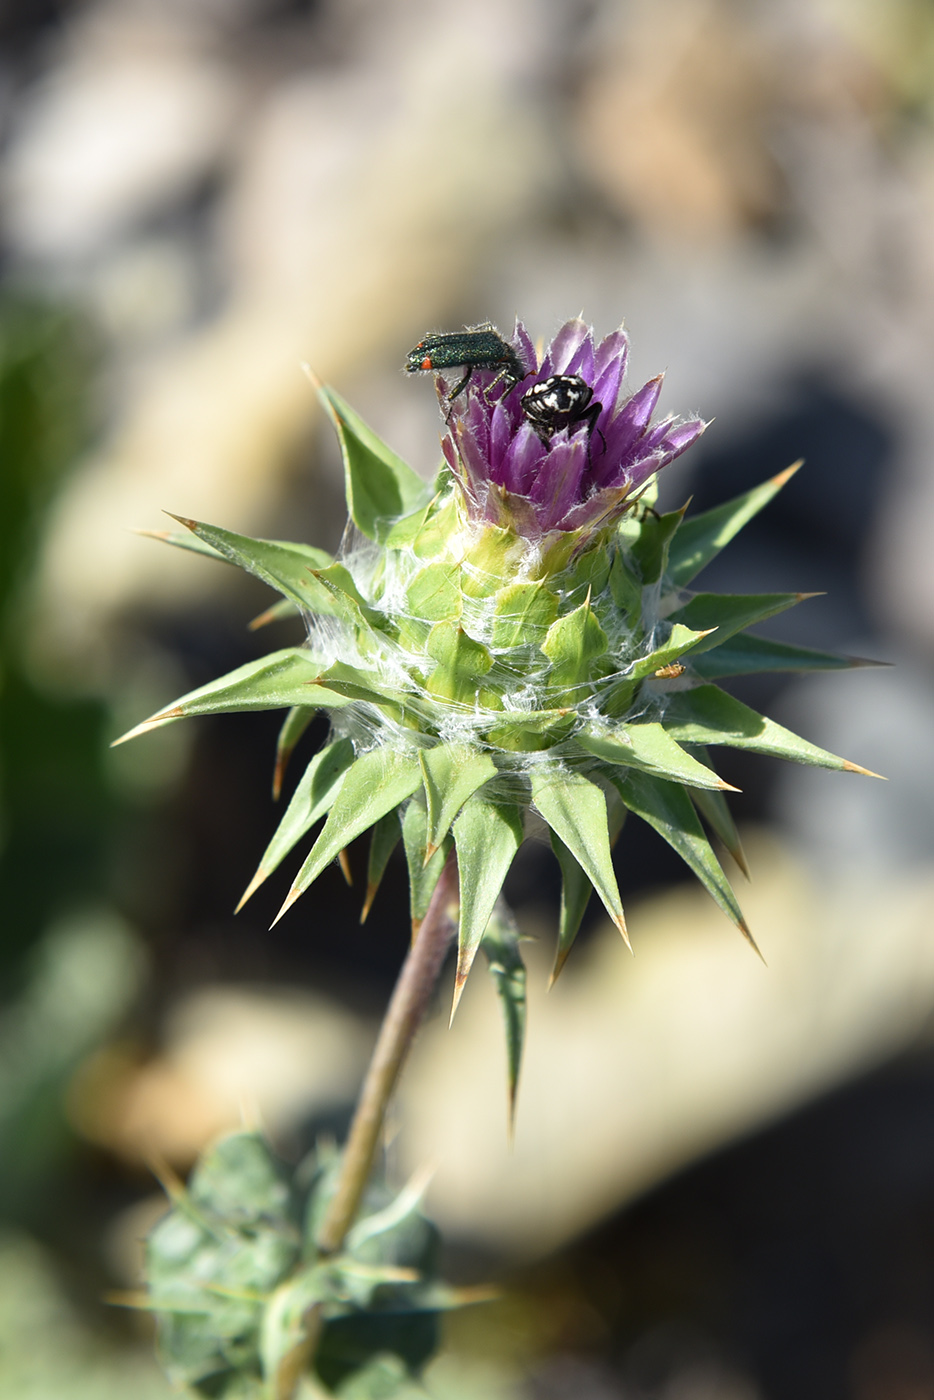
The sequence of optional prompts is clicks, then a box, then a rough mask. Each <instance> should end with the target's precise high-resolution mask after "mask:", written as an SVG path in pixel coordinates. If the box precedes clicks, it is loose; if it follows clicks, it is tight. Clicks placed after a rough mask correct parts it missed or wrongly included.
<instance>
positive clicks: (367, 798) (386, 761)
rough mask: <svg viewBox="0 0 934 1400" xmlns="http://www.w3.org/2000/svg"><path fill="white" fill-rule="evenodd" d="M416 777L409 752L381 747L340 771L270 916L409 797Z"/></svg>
mask: <svg viewBox="0 0 934 1400" xmlns="http://www.w3.org/2000/svg"><path fill="white" fill-rule="evenodd" d="M421 780H422V770H421V769H420V768H419V766H418V759H417V758H416V757H415V754H414V753H411V752H401V753H400V752H399V751H397V750H394V749H390V748H389V747H382V748H378V749H371V750H370V752H369V753H367V754H364V755H363V757H362V758H358V759H357V760H356V762H355V763H354V764H353V765H352V767H350V768H349V769H348V770H347V772H346V773H345V775H344V780H343V782H342V783H341V786H340V791H339V792H338V794H337V798H336V800H335V802H334V805H333V806H332V807H331V810H330V812H329V813H328V819H327V821H326V822H325V824H324V828H323V830H322V831H321V834H320V836H319V837H318V839H317V841H316V842H315V844H314V846H313V847H312V850H311V853H310V855H309V856H308V859H307V860H306V861H305V864H304V865H303V866H302V868H301V870H300V871H299V872H298V875H297V876H296V877H295V881H294V883H293V885H292V888H291V889H290V890H289V893H288V896H287V898H286V901H285V903H284V904H283V906H282V908H281V909H280V910H279V913H278V914H277V915H276V920H275V922H278V920H279V919H281V918H282V915H283V914H284V913H285V911H286V910H287V909H289V908H290V907H291V906H292V905H293V904H294V903H295V901H296V899H298V897H299V895H301V894H302V893H303V892H304V891H305V890H307V888H308V886H309V885H310V884H312V883H313V882H314V881H315V880H317V878H318V876H319V875H320V874H321V872H322V870H323V869H324V868H325V866H327V865H330V863H331V861H332V860H334V859H335V857H336V856H337V855H338V853H339V852H340V851H342V850H343V849H344V847H345V846H347V845H349V844H350V842H351V841H353V840H354V838H355V837H357V836H359V835H360V834H361V832H363V831H366V829H367V828H368V827H370V826H372V825H373V823H374V822H377V821H379V819H380V817H383V816H385V815H386V813H387V812H389V811H391V809H392V808H393V807H398V805H399V803H400V802H404V801H405V799H406V798H407V797H411V795H412V793H413V792H414V791H415V789H416V788H417V787H418V785H419V784H420V782H421Z"/></svg>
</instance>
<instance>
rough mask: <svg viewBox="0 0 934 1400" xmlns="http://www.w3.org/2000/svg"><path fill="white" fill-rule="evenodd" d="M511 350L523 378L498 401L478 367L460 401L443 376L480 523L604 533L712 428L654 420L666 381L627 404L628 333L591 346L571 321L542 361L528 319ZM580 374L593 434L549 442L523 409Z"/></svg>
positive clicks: (472, 509) (456, 469)
mask: <svg viewBox="0 0 934 1400" xmlns="http://www.w3.org/2000/svg"><path fill="white" fill-rule="evenodd" d="M512 344H513V346H514V348H515V350H516V354H517V356H518V358H519V360H520V362H521V363H522V364H523V365H524V366H525V368H526V369H527V371H528V372H527V374H526V377H525V378H524V379H523V380H522V381H521V382H520V383H518V384H513V385H511V386H510V387H509V389H508V390H507V392H506V393H505V394H502V395H501V396H500V397H497V395H498V394H499V393H500V391H499V389H498V388H494V389H493V393H492V396H491V398H490V399H487V397H486V392H485V391H486V390H487V388H488V387H489V386H490V384H491V383H492V381H493V379H494V378H495V375H494V374H493V372H492V371H484V370H475V371H474V373H473V375H472V377H471V380H470V383H469V384H468V385H467V387H466V389H465V390H464V391H463V392H462V393H461V394H459V395H458V397H457V398H456V399H455V400H454V401H453V403H450V402H448V397H447V396H448V394H449V393H450V391H451V388H452V387H453V384H449V383H448V382H447V380H446V379H445V378H444V377H442V376H441V375H438V376H436V382H437V388H438V394H439V397H440V399H441V405H442V409H443V410H444V413H445V416H446V420H447V425H448V430H447V432H446V433H445V436H444V438H443V440H442V448H443V451H444V456H445V459H446V461H447V463H448V465H449V466H450V468H451V470H452V472H453V473H454V475H455V477H456V478H457V480H458V481H459V482H460V485H461V487H462V489H463V492H464V496H465V499H466V501H467V506H468V510H469V513H470V515H471V516H472V517H473V518H474V519H477V520H483V521H489V522H495V523H505V522H507V521H509V522H511V523H512V524H513V525H514V526H518V527H519V528H520V529H521V530H522V532H523V533H524V534H527V535H531V536H541V535H543V534H546V533H548V532H550V531H553V530H577V529H580V528H581V527H585V526H588V525H590V526H597V525H599V524H603V523H606V522H607V521H609V520H612V519H613V518H614V517H615V516H618V515H621V514H622V512H623V511H624V510H625V509H626V508H627V505H628V504H630V503H631V499H632V496H633V494H634V493H635V492H637V491H638V489H639V487H640V486H642V485H643V484H644V483H645V482H646V481H647V480H648V479H649V477H650V476H652V475H653V474H654V473H655V472H657V471H659V470H660V469H661V468H662V467H664V466H667V464H668V463H669V462H671V461H673V460H674V459H675V457H678V456H680V455H681V453H682V452H684V451H685V449H686V448H688V447H690V445H691V443H692V442H694V441H695V440H696V439H697V438H698V437H700V435H701V433H702V432H703V431H704V429H705V427H706V426H707V425H706V423H705V422H704V421H703V419H701V418H688V419H674V418H666V419H664V420H662V421H660V422H658V423H655V424H653V423H652V414H653V412H654V411H655V406H656V403H657V402H658V396H659V394H660V392H661V387H662V380H663V376H662V375H657V376H656V377H655V378H654V379H650V380H649V382H648V383H647V384H644V385H643V386H642V388H641V389H637V390H636V392H635V393H634V394H632V395H631V396H630V397H628V398H622V399H621V397H620V393H621V388H622V383H623V378H624V376H625V373H626V363H627V360H628V357H629V339H628V337H627V335H626V332H625V331H624V330H622V329H620V330H617V331H613V333H612V334H611V335H608V336H606V337H605V338H604V339H603V340H601V341H600V342H599V344H596V345H595V344H594V337H593V330H592V328H591V327H590V326H588V325H586V324H585V322H584V321H582V320H579V319H575V320H573V321H568V322H566V324H565V325H563V326H562V327H561V329H560V330H559V331H558V333H557V335H556V336H555V338H554V339H553V341H552V342H551V344H550V345H549V347H548V349H547V350H546V351H545V354H544V355H543V357H542V360H541V364H540V365H539V364H538V357H537V355H536V353H535V348H534V346H533V344H532V342H531V340H530V338H529V335H528V332H527V331H526V329H525V327H524V326H523V325H522V323H521V322H519V321H517V322H516V329H515V334H514V335H513V338H512ZM556 374H561V375H579V376H580V378H581V379H583V380H584V382H585V383H586V384H587V385H588V386H589V387H590V388H591V389H592V391H593V395H592V400H591V402H592V403H599V404H600V405H601V408H600V413H599V415H598V417H597V419H596V423H595V425H594V429H593V432H591V431H590V426H589V424H588V423H587V422H586V421H584V420H581V421H580V422H579V423H576V422H575V423H572V424H571V425H570V426H569V427H564V428H561V429H560V430H559V431H557V432H554V433H552V434H551V435H550V436H548V437H547V440H546V441H542V438H541V437H540V436H539V433H538V432H537V431H536V428H535V426H534V425H533V424H532V423H531V422H530V421H529V419H528V418H526V416H525V414H524V413H523V411H522V397H523V395H524V394H526V393H528V391H529V389H531V388H532V386H533V385H535V384H540V383H542V381H543V380H546V379H549V378H551V377H552V376H553V375H556Z"/></svg>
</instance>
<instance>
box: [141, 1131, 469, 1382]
mask: <svg viewBox="0 0 934 1400" xmlns="http://www.w3.org/2000/svg"><path fill="white" fill-rule="evenodd" d="M338 1164H339V1158H338V1156H337V1154H336V1153H333V1154H331V1155H330V1156H328V1154H327V1153H321V1152H319V1154H318V1160H317V1162H315V1161H314V1160H310V1161H308V1162H306V1163H304V1164H303V1165H302V1166H301V1167H300V1168H299V1170H298V1172H296V1173H294V1174H292V1173H289V1172H287V1171H286V1169H285V1168H284V1166H283V1164H282V1163H280V1162H279V1161H278V1160H277V1159H276V1158H275V1157H274V1156H273V1155H272V1153H271V1151H270V1149H269V1147H268V1146H267V1145H266V1143H265V1142H264V1141H263V1139H262V1138H261V1137H259V1136H258V1135H257V1134H255V1133H250V1132H241V1133H234V1134H232V1135H231V1136H230V1137H226V1138H222V1139H221V1141H220V1142H218V1143H216V1144H215V1145H214V1146H213V1147H212V1148H211V1149H209V1150H208V1152H206V1153H205V1155H204V1156H203V1157H202V1158H201V1160H200V1161H199V1163H198V1165H197V1167H196V1168H195V1170H194V1172H193V1173H192V1176H191V1180H190V1181H189V1183H188V1187H187V1188H182V1187H181V1186H177V1185H173V1186H172V1187H171V1188H170V1193H171V1197H172V1208H171V1210H170V1211H169V1212H168V1214H167V1215H165V1216H164V1217H163V1218H162V1220H160V1221H159V1223H158V1224H157V1225H156V1226H155V1227H154V1229H153V1230H152V1231H151V1232H150V1234H149V1237H148V1239H147V1242H146V1282H147V1293H146V1295H145V1298H141V1299H140V1305H141V1306H144V1307H145V1308H147V1309H148V1310H151V1311H152V1312H154V1313H155V1314H156V1317H157V1319H158V1343H159V1352H160V1356H161V1359H162V1362H163V1364H164V1366H165V1369H166V1371H167V1373H168V1375H169V1377H170V1379H171V1380H173V1381H175V1382H176V1383H177V1384H179V1385H187V1386H189V1387H191V1388H192V1389H193V1390H194V1391H195V1392H196V1393H197V1394H200V1395H204V1396H213V1397H221V1398H222V1400H282V1397H285V1396H290V1395H291V1394H292V1393H293V1391H294V1387H295V1384H296V1382H297V1379H298V1377H299V1375H301V1374H302V1373H303V1372H304V1371H306V1370H307V1368H308V1367H309V1365H310V1364H311V1356H310V1355H309V1331H308V1327H309V1316H310V1313H311V1311H312V1310H317V1311H318V1312H319V1313H320V1316H321V1321H322V1328H321V1331H320V1333H319V1334H318V1335H317V1342H316V1345H315V1347H314V1368H315V1371H316V1372H317V1375H318V1378H319V1379H320V1380H321V1381H322V1382H323V1383H324V1385H325V1386H326V1387H327V1389H328V1391H335V1392H341V1388H342V1385H343V1383H344V1382H346V1381H347V1380H348V1379H349V1378H351V1377H353V1378H354V1381H355V1391H354V1393H355V1394H360V1395H370V1394H374V1395H376V1394H378V1395H388V1394H390V1393H391V1394H396V1393H397V1389H398V1392H399V1393H401V1392H402V1391H403V1390H405V1392H406V1393H408V1391H407V1388H406V1387H405V1386H404V1379H405V1377H406V1376H408V1375H412V1374H416V1373H417V1372H418V1371H419V1369H420V1368H421V1367H422V1365H423V1364H424V1363H425V1361H426V1360H427V1359H428V1358H429V1357H430V1356H431V1354H432V1353H433V1352H434V1350H435V1348H436V1346H437V1332H438V1314H439V1313H441V1312H444V1311H446V1310H447V1309H450V1308H452V1307H459V1306H461V1305H463V1304H464V1303H468V1302H476V1301H479V1300H481V1299H482V1297H483V1296H484V1295H483V1293H482V1291H481V1290H473V1291H466V1290H456V1289H452V1288H448V1287H447V1286H446V1285H444V1284H443V1283H440V1282H439V1281H438V1279H437V1276H436V1263H437V1253H438V1249H437V1245H438V1237H437V1232H436V1230H435V1228H434V1226H433V1225H431V1224H430V1223H429V1222H428V1221H427V1220H426V1219H425V1218H424V1216H423V1215H422V1214H421V1213H420V1210H419V1199H420V1188H419V1187H418V1186H417V1185H413V1186H410V1187H407V1188H405V1189H404V1190H403V1191H401V1192H400V1193H398V1194H396V1195H393V1193H391V1192H389V1191H388V1190H387V1189H386V1187H384V1186H382V1185H371V1186H370V1187H369V1188H368V1191H367V1195H366V1198H365V1200H364V1205H363V1209H362V1211H361V1213H360V1217H359V1218H358V1220H357V1222H356V1224H355V1225H354V1226H353V1228H352V1230H351V1231H350V1233H349V1235H348V1237H347V1239H346V1241H345V1244H344V1247H343V1249H342V1250H341V1252H340V1253H339V1254H337V1255H332V1256H323V1255H320V1254H319V1253H318V1251H317V1249H316V1246H315V1243H314V1240H315V1233H316V1230H317V1228H318V1226H319V1224H320V1220H321V1217H322V1214H323V1212H324V1210H325V1208H326V1206H327V1203H328V1200H329V1199H330V1196H331V1194H332V1192H333V1189H334V1185H335V1180H336V1173H337V1168H338ZM387 1368H388V1371H389V1373H390V1374H389V1376H388V1379H387V1377H386V1375H384V1374H383V1373H384V1372H386V1370H387ZM371 1372H372V1375H371V1374H370V1373H371ZM388 1380H392V1382H393V1384H392V1385H390V1384H388ZM369 1381H372V1385H371V1384H368V1382H369ZM380 1382H382V1383H380Z"/></svg>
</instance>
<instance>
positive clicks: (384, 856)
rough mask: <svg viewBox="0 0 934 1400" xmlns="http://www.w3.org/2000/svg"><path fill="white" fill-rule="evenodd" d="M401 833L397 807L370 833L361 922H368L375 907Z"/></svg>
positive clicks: (382, 818)
mask: <svg viewBox="0 0 934 1400" xmlns="http://www.w3.org/2000/svg"><path fill="white" fill-rule="evenodd" d="M401 835H402V827H401V826H400V824H399V812H398V809H397V808H395V807H394V808H393V809H392V811H391V812H387V813H386V815H385V816H384V817H380V819H379V821H378V822H374V824H373V830H372V832H371V833H370V857H369V861H368V862H367V871H366V898H365V899H364V901H363V909H362V911H361V913H360V922H361V924H363V923H365V922H366V917H367V915H368V914H369V912H370V910H371V909H372V907H373V900H374V899H375V898H376V891H377V890H378V889H379V887H380V885H381V883H382V879H383V876H384V875H385V873H386V866H387V865H388V864H389V857H390V856H391V855H392V853H393V851H394V850H395V848H396V846H397V845H398V844H399V837H400V836H401Z"/></svg>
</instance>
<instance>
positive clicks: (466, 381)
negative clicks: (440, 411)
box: [448, 365, 473, 403]
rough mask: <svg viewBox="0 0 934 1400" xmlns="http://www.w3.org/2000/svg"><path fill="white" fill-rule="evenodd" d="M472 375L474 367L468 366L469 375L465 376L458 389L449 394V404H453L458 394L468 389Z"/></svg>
mask: <svg viewBox="0 0 934 1400" xmlns="http://www.w3.org/2000/svg"><path fill="white" fill-rule="evenodd" d="M472 374H473V365H468V366H467V373H466V374H465V375H464V377H463V379H462V380H461V381H460V383H459V384H458V385H457V387H456V388H455V389H452V390H451V392H450V393H449V394H448V403H453V402H454V400H455V399H456V398H457V396H458V394H459V393H460V392H461V390H462V389H466V388H467V385H468V384H469V382H470V376H471V375H472Z"/></svg>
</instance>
